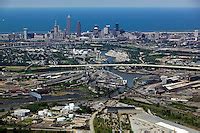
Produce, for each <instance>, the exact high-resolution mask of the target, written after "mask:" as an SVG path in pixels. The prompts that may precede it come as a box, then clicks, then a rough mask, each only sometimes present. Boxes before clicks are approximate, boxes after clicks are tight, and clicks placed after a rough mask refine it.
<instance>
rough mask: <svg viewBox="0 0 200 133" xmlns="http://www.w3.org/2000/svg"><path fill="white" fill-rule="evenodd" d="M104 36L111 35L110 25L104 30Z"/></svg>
mask: <svg viewBox="0 0 200 133" xmlns="http://www.w3.org/2000/svg"><path fill="white" fill-rule="evenodd" d="M103 32H104V35H108V34H109V33H110V25H106V27H104V29H103Z"/></svg>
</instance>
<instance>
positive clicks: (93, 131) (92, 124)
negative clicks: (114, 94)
mask: <svg viewBox="0 0 200 133" xmlns="http://www.w3.org/2000/svg"><path fill="white" fill-rule="evenodd" d="M104 108H105V106H102V107H101V108H100V109H99V110H97V111H96V112H94V113H93V114H92V116H91V119H90V121H89V125H90V132H91V133H95V130H94V119H95V117H96V115H97V114H98V113H99V112H101V111H102V110H103V109H104Z"/></svg>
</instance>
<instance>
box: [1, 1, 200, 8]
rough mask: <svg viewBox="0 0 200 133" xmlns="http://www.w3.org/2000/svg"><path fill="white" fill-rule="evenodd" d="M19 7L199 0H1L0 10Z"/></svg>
mask: <svg viewBox="0 0 200 133" xmlns="http://www.w3.org/2000/svg"><path fill="white" fill-rule="evenodd" d="M19 7H23V8H24V7H33V8H34V7H176V8H178V7H200V1H199V0H134V1H133V0H124V1H120V0H101V1H97V0H86V1H84V2H83V1H82V0H59V2H58V1H56V0H48V1H47V0H43V1H41V0H28V1H27V0H1V1H0V8H19Z"/></svg>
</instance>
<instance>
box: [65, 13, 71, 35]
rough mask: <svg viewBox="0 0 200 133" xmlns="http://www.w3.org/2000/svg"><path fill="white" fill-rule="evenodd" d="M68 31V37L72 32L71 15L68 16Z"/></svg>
mask: <svg viewBox="0 0 200 133" xmlns="http://www.w3.org/2000/svg"><path fill="white" fill-rule="evenodd" d="M66 30H67V35H70V31H71V16H70V15H68V16H67V27H66Z"/></svg>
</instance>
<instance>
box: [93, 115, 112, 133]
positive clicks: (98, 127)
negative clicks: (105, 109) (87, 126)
mask: <svg viewBox="0 0 200 133" xmlns="http://www.w3.org/2000/svg"><path fill="white" fill-rule="evenodd" d="M94 129H95V133H112V128H111V127H110V126H109V125H108V124H107V123H106V122H105V121H104V119H103V118H95V119H94Z"/></svg>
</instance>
